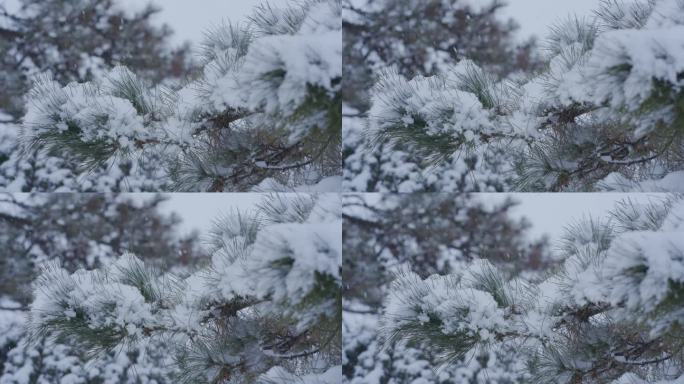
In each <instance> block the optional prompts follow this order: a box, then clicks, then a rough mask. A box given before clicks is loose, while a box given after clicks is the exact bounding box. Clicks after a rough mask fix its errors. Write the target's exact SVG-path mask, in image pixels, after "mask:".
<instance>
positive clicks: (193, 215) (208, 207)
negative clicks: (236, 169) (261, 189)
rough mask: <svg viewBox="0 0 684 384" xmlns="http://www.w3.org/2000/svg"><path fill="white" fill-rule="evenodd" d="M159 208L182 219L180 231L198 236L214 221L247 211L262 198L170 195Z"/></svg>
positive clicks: (220, 195) (232, 194)
mask: <svg viewBox="0 0 684 384" xmlns="http://www.w3.org/2000/svg"><path fill="white" fill-rule="evenodd" d="M167 196H169V197H170V199H169V200H168V201H167V202H166V203H164V205H163V206H162V207H161V208H162V210H164V211H166V212H171V211H174V212H176V213H178V214H179V215H180V216H181V217H182V218H183V223H181V231H183V232H190V231H192V230H194V229H197V230H199V231H200V235H204V234H206V232H207V230H209V229H210V228H211V225H212V223H213V221H214V220H215V219H217V218H218V217H220V216H221V215H225V214H227V213H230V212H231V211H232V210H234V209H239V210H249V209H250V208H252V207H254V206H255V205H256V204H257V203H259V202H260V201H261V199H262V198H263V197H264V195H263V194H259V193H172V194H168V195H167Z"/></svg>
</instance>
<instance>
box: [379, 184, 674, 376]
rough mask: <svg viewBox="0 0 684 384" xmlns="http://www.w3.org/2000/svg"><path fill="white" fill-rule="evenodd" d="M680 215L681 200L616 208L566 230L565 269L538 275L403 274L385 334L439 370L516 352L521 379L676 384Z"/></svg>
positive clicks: (473, 268) (483, 269)
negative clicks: (422, 353) (426, 354)
mask: <svg viewBox="0 0 684 384" xmlns="http://www.w3.org/2000/svg"><path fill="white" fill-rule="evenodd" d="M654 199H655V198H654ZM683 219H684V199H682V197H681V196H672V197H669V198H664V199H662V200H652V201H651V202H650V203H636V202H634V201H630V200H625V201H622V202H620V203H619V204H617V205H616V207H615V209H614V210H613V211H612V213H611V216H610V219H609V220H605V221H600V220H591V219H588V220H586V221H584V222H580V223H579V224H575V225H571V226H569V227H568V228H567V231H566V235H565V237H564V240H563V242H562V246H561V247H560V252H561V256H562V257H563V258H564V261H563V264H562V265H560V266H559V267H558V268H556V269H555V270H554V271H553V272H552V273H551V274H549V275H548V276H547V277H545V278H543V279H524V278H518V279H510V278H508V277H507V276H506V274H505V273H504V272H502V271H501V270H500V269H499V268H497V267H496V266H494V265H493V264H492V263H489V262H488V261H486V260H482V259H481V260H475V261H474V262H472V263H470V264H469V265H468V267H467V268H463V269H462V270H458V271H454V272H453V273H450V274H448V275H432V276H430V277H428V278H426V279H423V278H422V277H420V276H418V275H417V274H415V273H413V272H408V271H405V272H404V273H402V274H401V275H400V276H398V278H397V279H396V280H395V281H394V283H393V285H392V289H391V294H390V295H389V296H388V298H387V300H386V302H385V316H384V324H385V336H386V338H387V340H391V341H392V340H393V341H397V340H403V341H405V342H412V343H417V344H418V345H422V346H424V347H425V348H428V349H430V350H431V351H433V353H436V354H438V355H439V356H441V358H442V362H443V363H444V364H451V363H452V362H453V361H458V359H461V358H464V357H466V356H470V355H471V354H472V353H476V351H481V350H500V349H501V348H511V347H512V348H515V350H516V351H517V358H518V359H520V360H521V361H522V363H523V364H521V365H520V366H519V367H518V368H519V369H520V371H519V372H518V373H519V374H521V375H522V377H523V378H524V380H525V381H524V382H526V383H569V384H575V383H620V384H624V383H679V382H681V381H682V380H684V340H683V339H682V332H681V330H682V313H684V302H683V301H682V297H684V296H682V284H683V283H684V262H683V260H684V259H683V258H682V255H684V243H682V236H681V234H682V229H683V228H684V227H683V226H684V221H683Z"/></svg>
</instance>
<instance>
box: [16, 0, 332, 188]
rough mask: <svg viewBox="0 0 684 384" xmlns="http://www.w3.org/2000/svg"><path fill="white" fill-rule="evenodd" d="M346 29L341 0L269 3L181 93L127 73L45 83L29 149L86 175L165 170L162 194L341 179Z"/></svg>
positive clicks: (229, 34)
mask: <svg viewBox="0 0 684 384" xmlns="http://www.w3.org/2000/svg"><path fill="white" fill-rule="evenodd" d="M341 28H342V27H341V4H340V2H339V0H310V1H305V2H302V3H301V4H297V5H293V6H291V7H289V8H284V9H280V8H273V7H271V6H268V5H264V6H260V7H257V8H256V9H255V11H254V14H253V16H252V17H251V18H250V20H249V21H248V22H246V23H244V24H239V25H224V26H222V27H220V28H218V29H217V30H215V31H213V32H211V33H210V35H209V37H208V38H207V40H206V41H205V46H204V49H203V61H204V68H203V71H202V73H201V74H200V75H199V77H198V78H197V79H195V80H194V81H192V82H190V83H189V84H188V85H186V86H185V87H183V88H182V89H173V90H172V89H167V88H162V87H154V88H151V87H150V86H149V85H148V84H146V83H145V82H144V81H143V80H141V79H138V78H137V77H136V76H135V75H134V74H132V73H131V72H130V71H128V70H127V69H125V68H115V69H114V70H112V72H111V73H110V74H109V75H106V76H103V77H102V78H101V79H96V80H93V81H91V82H88V83H83V84H69V85H67V86H66V87H61V86H59V85H58V84H56V83H54V82H52V81H49V80H42V81H39V82H37V83H36V85H35V87H34V89H33V91H32V93H31V96H30V100H29V111H28V113H27V115H26V117H25V119H24V130H25V138H24V144H25V145H26V146H28V147H30V148H38V149H40V150H45V151H47V152H49V153H53V154H54V153H64V154H65V155H64V156H72V157H73V161H76V162H78V163H79V164H80V165H82V166H84V168H86V172H84V173H83V174H82V177H83V178H85V179H87V178H88V177H89V174H88V173H87V170H88V169H93V168H98V167H100V168H101V167H105V168H106V167H108V166H111V165H112V164H116V163H118V162H120V161H121V159H122V158H123V159H125V160H126V161H129V162H130V161H132V162H133V168H136V167H138V166H139V164H148V167H149V164H154V168H155V169H156V170H157V174H156V175H155V176H156V178H157V179H158V182H157V183H156V184H155V185H154V186H152V187H151V188H152V189H165V190H167V189H173V190H187V191H225V190H236V191H244V190H250V189H253V188H255V187H257V186H259V185H260V184H261V183H264V185H265V186H266V188H268V185H272V184H274V183H273V182H272V181H275V184H278V183H279V184H282V185H283V188H294V187H296V186H298V185H307V184H316V183H318V182H320V181H321V180H323V179H325V178H329V177H333V178H334V177H337V176H339V168H340V162H341V159H340V136H341V124H342V123H341V121H342V117H341V113H342V111H341V99H340V97H341V96H340V95H341V89H340V87H341V78H342V62H341V55H342V53H341V51H342V48H341V44H342V41H341V38H342V37H341ZM130 174H131V176H132V178H133V179H135V178H137V177H142V176H141V175H140V174H139V172H136V169H133V170H132V171H130ZM269 180H272V181H271V182H269ZM136 187H137V185H136V184H135V183H133V189H136Z"/></svg>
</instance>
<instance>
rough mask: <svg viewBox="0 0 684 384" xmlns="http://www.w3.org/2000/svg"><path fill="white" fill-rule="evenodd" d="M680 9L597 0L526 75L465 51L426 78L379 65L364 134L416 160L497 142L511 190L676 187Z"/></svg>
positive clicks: (447, 157) (443, 160)
mask: <svg viewBox="0 0 684 384" xmlns="http://www.w3.org/2000/svg"><path fill="white" fill-rule="evenodd" d="M682 15H684V4H682V3H681V2H680V1H678V0H653V1H637V2H634V3H625V2H621V1H609V0H605V1H602V2H601V3H600V7H599V9H598V10H597V11H596V12H595V16H596V17H595V20H591V21H590V20H585V19H579V18H570V19H568V20H567V22H565V23H562V24H559V25H557V26H555V27H553V28H552V29H551V31H550V33H549V36H548V38H547V46H546V51H547V63H548V64H547V65H546V68H545V69H544V70H543V71H542V72H541V73H540V74H538V75H536V76H534V77H532V78H531V79H529V80H527V81H519V80H515V79H504V80H500V79H498V78H497V77H496V76H495V75H492V74H491V73H490V72H489V71H487V70H486V68H483V67H482V66H481V65H478V64H477V63H474V62H472V61H470V60H467V59H463V60H461V61H460V62H458V64H457V65H455V66H453V67H452V69H451V70H449V71H446V72H445V73H442V74H439V75H436V76H433V77H430V78H426V77H420V76H418V77H414V78H413V79H412V80H407V79H406V78H405V77H404V76H403V75H402V74H401V72H399V71H397V70H392V69H390V70H387V71H386V73H385V74H384V75H383V76H382V78H381V79H380V81H379V82H378V84H377V85H376V86H375V88H374V91H373V94H374V96H373V110H372V111H371V112H370V125H371V129H372V131H373V134H372V136H373V137H374V140H376V141H382V142H389V143H392V145H394V146H395V147H397V148H400V149H401V148H410V150H411V152H412V153H416V154H419V155H420V156H422V157H424V158H425V159H426V163H424V164H423V165H426V164H428V165H429V164H434V163H435V162H436V163H438V164H449V163H450V162H452V161H453V159H457V158H462V157H464V156H466V157H467V156H468V154H472V153H491V154H494V155H496V156H501V151H502V150H503V151H504V152H503V153H504V154H506V153H507V154H508V155H509V156H511V162H513V163H514V164H515V166H514V167H509V169H508V170H505V169H504V171H505V172H506V175H507V176H508V179H507V180H505V182H506V184H507V185H505V188H508V189H516V190H525V191H527V190H542V191H596V190H651V191H652V190H662V191H678V190H680V189H681V185H683V184H682V174H683V173H682V172H683V171H682V156H681V154H682V137H683V136H682V130H681V127H682V116H683V115H682V109H681V105H682V92H681V89H680V88H681V87H680V83H681V78H682V74H683V73H684V66H683V64H682V63H683V61H682V57H684V50H683V47H682V45H681V44H680V39H679V36H680V35H681V32H682V28H683V26H682ZM499 171H501V170H499Z"/></svg>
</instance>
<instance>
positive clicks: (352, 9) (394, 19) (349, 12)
mask: <svg viewBox="0 0 684 384" xmlns="http://www.w3.org/2000/svg"><path fill="white" fill-rule="evenodd" d="M505 5H506V4H505V3H504V2H502V1H498V0H497V1H484V2H472V1H465V0H450V1H438V0H430V1H414V0H382V1H373V2H363V1H362V2H358V1H355V2H351V1H347V2H346V3H345V18H344V29H345V34H344V50H345V51H344V58H345V60H344V69H345V78H344V102H345V105H346V106H347V107H348V109H347V112H346V113H347V116H346V117H347V119H345V124H347V125H346V126H345V130H344V132H345V138H344V156H345V183H346V184H345V188H346V189H347V190H352V191H360V192H362V191H378V192H384V191H401V192H412V191H441V190H465V191H501V190H503V189H504V188H505V185H506V182H507V181H506V177H505V176H502V175H501V173H504V172H505V163H506V161H507V159H505V158H503V157H502V156H487V155H486V154H483V153H474V152H473V153H469V154H468V155H467V156H461V157H459V158H458V159H457V160H454V161H453V163H451V164H439V165H438V166H435V167H432V168H431V169H430V170H429V171H426V169H425V166H424V159H423V158H421V156H420V154H417V153H416V152H415V151H412V150H411V148H410V147H405V146H403V145H394V146H392V145H390V144H392V143H390V142H387V141H385V140H382V139H378V140H375V141H374V142H372V143H367V142H366V139H367V137H366V136H367V127H366V125H367V124H366V123H365V122H364V120H363V117H365V116H366V115H367V113H368V109H369V108H370V102H371V97H370V93H371V92H370V91H371V89H372V86H373V84H374V83H376V82H377V81H378V80H379V79H381V78H382V76H383V69H385V68H387V67H392V68H395V69H396V71H397V72H398V73H399V74H401V75H402V76H405V77H409V78H411V77H413V76H431V75H435V74H439V73H443V72H444V71H446V70H448V68H449V67H450V65H451V63H453V62H454V61H457V60H462V59H464V58H471V59H472V60H474V61H475V62H477V63H478V64H479V65H482V66H483V67H484V68H487V69H488V70H489V71H491V72H492V73H494V74H496V77H497V78H498V77H505V76H507V75H513V76H519V75H520V73H527V72H530V71H533V70H535V69H537V68H538V67H539V66H540V64H541V61H540V60H539V58H538V57H537V55H536V54H535V51H534V47H535V41H534V40H529V41H527V42H524V43H522V44H520V43H517V42H516V41H515V40H514V36H515V34H514V33H515V31H516V30H517V28H518V26H517V25H516V23H515V22H514V21H512V20H510V19H509V20H503V19H502V17H501V16H500V14H501V10H502V8H503V7H504V6H505ZM394 144H397V143H394ZM369 146H370V147H371V148H367V147H369ZM371 149H372V150H371ZM473 174H475V175H476V176H475V177H473Z"/></svg>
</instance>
